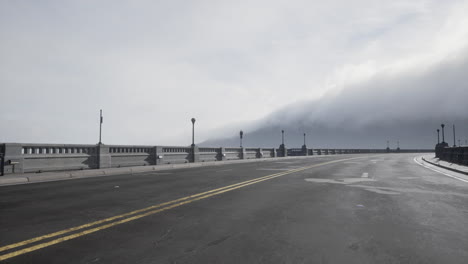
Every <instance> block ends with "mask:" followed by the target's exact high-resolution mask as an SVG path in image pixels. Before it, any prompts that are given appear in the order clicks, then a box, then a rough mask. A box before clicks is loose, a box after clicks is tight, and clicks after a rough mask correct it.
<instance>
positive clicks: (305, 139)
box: [304, 133, 306, 146]
mask: <svg viewBox="0 0 468 264" xmlns="http://www.w3.org/2000/svg"><path fill="white" fill-rule="evenodd" d="M305 145H306V133H304V146H305Z"/></svg>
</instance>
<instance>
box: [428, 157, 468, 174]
mask: <svg viewBox="0 0 468 264" xmlns="http://www.w3.org/2000/svg"><path fill="white" fill-rule="evenodd" d="M422 159H423V160H424V161H425V162H428V163H430V164H432V165H434V166H437V167H440V168H443V169H447V170H451V171H454V172H458V173H462V174H465V175H468V166H463V165H458V164H455V163H450V162H447V161H443V160H440V159H439V158H436V157H435V156H434V154H431V155H425V156H423V157H422Z"/></svg>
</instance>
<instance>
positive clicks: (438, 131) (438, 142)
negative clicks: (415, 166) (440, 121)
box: [437, 129, 440, 144]
mask: <svg viewBox="0 0 468 264" xmlns="http://www.w3.org/2000/svg"><path fill="white" fill-rule="evenodd" d="M439 134H440V129H437V144H440V136H439Z"/></svg>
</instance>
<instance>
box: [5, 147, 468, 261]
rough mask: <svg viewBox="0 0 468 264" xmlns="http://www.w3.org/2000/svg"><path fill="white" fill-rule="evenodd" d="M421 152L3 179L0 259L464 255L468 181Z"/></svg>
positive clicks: (436, 258) (467, 251)
mask: <svg viewBox="0 0 468 264" xmlns="http://www.w3.org/2000/svg"><path fill="white" fill-rule="evenodd" d="M415 156H417V154H387V155H374V156H371V155H339V156H321V157H313V158H306V159H290V160H284V161H269V162H258V163H243V164H232V165H225V166H216V167H200V168H190V169H180V170H171V171H165V172H156V173H141V174H136V175H133V176H132V175H121V176H112V177H100V178H87V179H80V180H73V181H60V182H48V183H38V184H28V185H17V186H5V187H0V213H1V216H0V259H3V262H4V263H467V261H468V184H467V183H466V182H462V181H458V180H456V179H453V178H450V177H447V176H445V175H442V174H440V173H437V172H434V171H432V170H429V169H427V168H424V167H422V166H420V165H418V164H416V163H415V162H414V160H413V158H414V157H415ZM226 186H229V187H226ZM223 187H226V188H223ZM140 209H141V210H140ZM136 210H139V211H136ZM135 211H136V212H135ZM31 239H32V240H31Z"/></svg>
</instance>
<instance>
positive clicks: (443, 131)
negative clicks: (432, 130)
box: [440, 124, 445, 143]
mask: <svg viewBox="0 0 468 264" xmlns="http://www.w3.org/2000/svg"><path fill="white" fill-rule="evenodd" d="M440 126H441V127H442V143H445V130H444V127H445V125H444V124H442V125H440Z"/></svg>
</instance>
